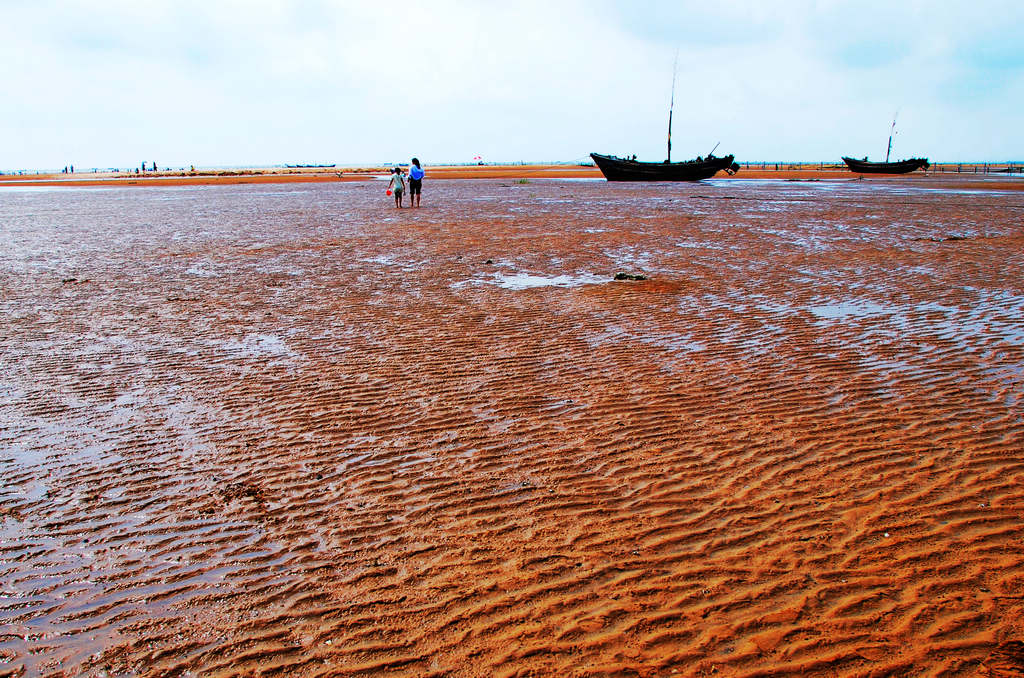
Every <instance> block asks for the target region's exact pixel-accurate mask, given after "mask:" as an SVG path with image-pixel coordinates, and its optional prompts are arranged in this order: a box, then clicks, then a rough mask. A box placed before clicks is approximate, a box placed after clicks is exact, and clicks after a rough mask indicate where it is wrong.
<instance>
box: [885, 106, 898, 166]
mask: <svg viewBox="0 0 1024 678" xmlns="http://www.w3.org/2000/svg"><path fill="white" fill-rule="evenodd" d="M896 115H899V113H896V114H895V115H893V116H892V127H890V128H889V148H887V149H885V161H886V162H889V153H890V152H891V151H892V135H893V134H895V133H896Z"/></svg>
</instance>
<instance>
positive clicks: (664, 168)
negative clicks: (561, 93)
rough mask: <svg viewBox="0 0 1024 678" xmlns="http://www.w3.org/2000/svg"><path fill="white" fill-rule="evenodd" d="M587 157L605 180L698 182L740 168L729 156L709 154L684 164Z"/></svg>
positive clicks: (592, 155) (596, 156) (599, 156)
mask: <svg viewBox="0 0 1024 678" xmlns="http://www.w3.org/2000/svg"><path fill="white" fill-rule="evenodd" d="M590 157H591V158H593V159H594V162H595V163H597V166H598V167H599V168H600V169H601V174H603V175H604V177H605V179H607V180H608V181H700V180H701V179H708V178H710V177H713V176H715V174H717V173H718V171H719V170H725V171H726V172H728V173H729V174H735V173H736V172H737V171H739V169H740V166H739V165H738V164H736V163H735V162H733V156H731V155H727V156H725V157H722V158H716V157H715V156H714V155H709V156H708V157H706V158H696V159H694V160H687V161H685V162H669V161H668V160H666V161H665V162H639V161H637V160H630V159H629V158H618V157H615V156H614V155H601V154H600V153H591V154H590Z"/></svg>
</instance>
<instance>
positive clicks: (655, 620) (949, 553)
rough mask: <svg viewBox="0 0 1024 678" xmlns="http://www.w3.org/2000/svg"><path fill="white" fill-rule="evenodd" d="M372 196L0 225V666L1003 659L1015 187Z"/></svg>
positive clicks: (743, 667) (825, 665) (1021, 589)
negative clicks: (633, 276)
mask: <svg viewBox="0 0 1024 678" xmlns="http://www.w3.org/2000/svg"><path fill="white" fill-rule="evenodd" d="M378 189H379V187H377V186H376V185H368V184H358V183H347V184H329V185H327V184H324V185H309V186H306V187H303V188H301V189H296V187H295V186H287V187H280V186H278V187H275V186H235V187H198V188H179V189H173V188H168V189H157V188H153V189H147V190H136V191H132V190H117V189H115V190H103V191H100V190H97V191H74V192H60V191H52V192H47V191H35V192H24V193H21V192H16V191H8V192H6V193H5V195H4V202H3V203H2V204H0V237H2V238H3V241H4V244H5V247H4V248H2V249H0V312H2V314H3V317H4V318H5V322H4V323H3V328H2V331H0V361H2V362H0V365H2V370H0V477H2V482H0V675H5V674H7V673H12V672H13V674H14V675H18V674H19V673H20V672H25V673H27V674H29V675H54V676H57V675H77V674H85V675H106V674H110V675H121V674H125V675H147V676H172V675H219V676H234V675H238V676H242V675H254V674H259V675H331V676H345V675H354V676H355V675H376V674H387V675H408V676H425V675H437V676H440V675H460V676H462V675H465V676H491V675H496V676H526V675H616V676H617V675H642V676H654V675H670V674H672V673H674V672H678V674H680V675H711V674H712V673H717V674H718V675H736V676H757V675H794V676H797V675H855V676H869V675H879V676H880V675H971V674H973V673H974V672H976V671H982V670H984V671H995V670H1001V669H999V667H1004V668H1005V667H1006V666H1008V665H1011V664H1012V661H1014V660H1013V657H1014V656H1016V655H1014V653H1013V652H1014V648H1015V646H1014V645H1012V644H1008V643H1010V641H1014V640H1016V639H1019V638H1020V637H1021V636H1022V628H1021V619H1022V618H1024V602H1022V601H1024V569H1022V564H1024V556H1022V555H1021V554H1022V552H1024V551H1022V546H1024V544H1022V537H1024V522H1022V518H1021V512H1022V509H1024V490H1022V489H1021V488H1022V481H1024V457H1022V455H1021V451H1022V449H1024V445H1022V442H1024V395H1022V394H1024V369H1022V365H1024V320H1022V319H1024V282H1022V278H1021V275H1020V272H1021V270H1022V268H1024V254H1022V252H1024V230H1022V228H1021V223H1022V216H1024V204H1022V203H1021V198H1020V197H1019V194H1017V195H1014V194H1012V193H1006V194H1003V193H998V192H987V193H986V192H979V193H977V194H973V193H963V192H959V193H958V192H951V191H939V190H934V191H920V190H916V191H909V190H904V189H901V188H900V184H898V183H896V184H884V183H875V184H868V185H863V184H859V183H857V182H842V183H839V182H834V183H829V182H825V183H823V184H820V185H814V186H808V185H807V184H797V183H789V184H787V183H783V182H774V183H773V182H763V183H762V182H750V183H743V182H733V183H725V182H710V183H704V184H699V185H696V186H682V187H676V186H649V187H643V186H622V185H612V184H604V183H569V182H558V181H550V182H549V181H535V182H531V183H528V184H510V183H508V182H502V181H477V182H455V181H453V182H443V181H435V182H433V183H432V184H431V185H430V186H429V190H428V191H427V192H426V193H425V198H424V205H426V207H424V208H423V209H421V210H420V211H412V210H406V211H401V212H398V211H395V210H392V209H388V208H387V207H386V200H385V199H384V197H383V196H382V194H380V193H379V190H378ZM622 271H625V272H631V273H634V272H635V273H643V274H645V275H646V276H648V279H647V280H644V281H622V282H612V280H611V279H612V277H613V276H614V274H615V273H617V272H622ZM509 280H512V281H524V280H526V281H537V280H542V281H552V280H554V281H564V280H568V281H571V282H572V284H565V285H562V284H554V283H552V284H543V285H541V284H537V285H528V284H489V283H488V281H491V282H493V281H499V282H502V281H509ZM1018 654H1019V652H1018ZM986 660H988V661H987V662H986ZM983 663H984V665H983ZM4 667H7V668H4ZM993 667H995V668H993ZM992 675H996V674H994V673H993V674H992ZM1000 675H1001V674H1000Z"/></svg>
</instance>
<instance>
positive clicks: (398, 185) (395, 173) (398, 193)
mask: <svg viewBox="0 0 1024 678" xmlns="http://www.w3.org/2000/svg"><path fill="white" fill-rule="evenodd" d="M388 188H389V189H393V190H394V192H395V207H398V208H401V207H402V193H403V192H405V179H403V178H402V168H400V167H396V168H395V169H394V170H392V172H391V181H389V182H388Z"/></svg>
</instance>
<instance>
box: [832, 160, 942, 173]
mask: <svg viewBox="0 0 1024 678" xmlns="http://www.w3.org/2000/svg"><path fill="white" fill-rule="evenodd" d="M843 162H845V163H846V166H847V167H849V168H850V171H851V172H858V173H859V174H907V173H908V172H913V171H914V170H916V169H921V168H922V167H923V168H924V169H928V168H929V167H930V166H931V164H930V163H929V162H928V158H911V159H909V160H899V161H896V162H868V159H867V158H864V159H863V160H856V159H854V158H847V157H846V156H843Z"/></svg>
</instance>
